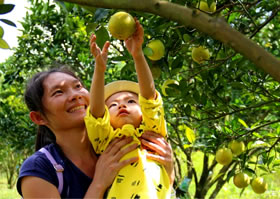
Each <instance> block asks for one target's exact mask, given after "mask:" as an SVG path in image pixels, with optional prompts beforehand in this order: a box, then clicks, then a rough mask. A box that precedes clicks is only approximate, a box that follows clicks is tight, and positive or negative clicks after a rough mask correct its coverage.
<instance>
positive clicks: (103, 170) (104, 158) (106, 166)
mask: <svg viewBox="0 0 280 199" xmlns="http://www.w3.org/2000/svg"><path fill="white" fill-rule="evenodd" d="M132 140H133V139H132V138H131V137H129V138H117V139H115V140H114V141H113V142H112V143H110V144H109V146H108V147H107V149H106V150H105V151H104V153H102V155H101V156H100V157H99V159H98V161H97V163H96V167H95V172H94V177H93V181H92V183H91V185H90V187H89V189H88V191H87V193H86V195H85V197H84V198H103V195H104V193H105V191H106V189H107V188H108V187H109V186H110V185H111V184H112V183H113V180H114V179H115V177H116V175H117V173H118V172H119V170H120V169H121V168H123V167H124V166H126V165H128V164H131V163H133V162H135V161H137V160H138V157H134V158H130V159H127V160H123V161H121V162H120V159H121V158H122V157H123V156H124V155H126V154H127V153H129V152H131V151H133V150H135V149H136V148H137V146H138V145H137V144H132V145H130V146H128V147H125V148H124V149H122V148H123V147H124V146H125V145H127V144H129V143H130V142H131V141H132Z"/></svg>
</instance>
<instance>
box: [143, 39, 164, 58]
mask: <svg viewBox="0 0 280 199" xmlns="http://www.w3.org/2000/svg"><path fill="white" fill-rule="evenodd" d="M147 47H149V48H150V49H152V51H153V54H152V55H150V56H148V58H149V59H150V60H153V61H157V60H160V59H161V58H162V57H163V56H164V53H165V47H164V45H163V43H162V42H161V41H160V40H158V39H157V40H152V41H150V42H149V43H148V44H147Z"/></svg>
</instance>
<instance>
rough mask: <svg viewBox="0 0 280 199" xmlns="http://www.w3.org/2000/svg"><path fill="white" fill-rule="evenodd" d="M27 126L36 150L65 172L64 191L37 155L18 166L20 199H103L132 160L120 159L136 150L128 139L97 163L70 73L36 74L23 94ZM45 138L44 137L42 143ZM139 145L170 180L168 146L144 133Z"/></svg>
mask: <svg viewBox="0 0 280 199" xmlns="http://www.w3.org/2000/svg"><path fill="white" fill-rule="evenodd" d="M25 102H26V104H27V106H28V108H29V109H30V118H31V120H32V121H33V122H34V123H35V124H37V125H38V126H39V130H38V137H37V143H36V150H38V149H39V148H41V147H42V146H44V145H46V143H47V144H48V145H46V146H45V148H46V149H47V150H48V151H49V152H50V153H51V155H52V156H53V157H54V159H55V160H56V162H58V164H61V165H62V166H63V168H64V171H63V181H64V183H63V189H62V192H61V194H60V193H59V191H58V188H57V187H58V185H59V180H58V178H57V174H56V171H55V169H54V168H53V165H52V164H51V162H50V161H49V160H48V158H47V157H46V156H45V154H43V153H41V152H39V151H37V152H35V153H34V154H33V155H32V156H31V157H29V158H28V159H27V160H26V161H25V162H24V163H23V165H22V168H21V171H20V175H19V179H18V182H17V188H18V192H19V193H20V194H21V195H22V196H23V197H24V198H103V197H104V193H105V191H106V189H107V188H108V187H109V186H110V185H111V183H112V182H113V180H114V178H115V177H116V174H117V172H118V171H119V170H120V169H121V168H122V167H124V166H125V165H127V164H130V163H133V162H135V161H137V157H132V158H130V159H128V160H123V161H120V159H121V158H122V157H123V156H124V155H125V154H127V153H129V152H130V151H132V150H134V149H135V148H136V147H137V145H136V144H134V145H130V146H129V147H124V148H123V149H122V147H123V146H125V145H127V144H129V143H130V142H131V141H132V139H131V138H120V139H116V140H114V141H113V142H112V143H111V144H110V145H109V147H108V148H107V149H106V150H105V152H104V153H103V154H102V155H100V156H99V157H98V156H97V155H96V153H95V152H94V150H93V149H92V146H91V144H90V142H89V140H88V137H87V133H86V128H85V124H84V116H85V113H86V108H87V106H88V104H89V93H88V91H87V90H86V89H85V88H84V87H83V85H82V83H81V82H80V80H79V79H78V78H77V77H76V76H75V75H74V74H73V73H72V72H70V71H69V70H67V69H65V68H62V69H51V70H49V71H45V72H41V73H38V74H36V75H35V76H34V77H33V78H32V79H31V80H30V82H29V84H28V86H27V89H26V92H25ZM45 135H48V137H47V139H46V137H45ZM142 144H143V145H144V146H145V147H148V149H149V150H151V151H153V152H156V154H159V155H155V154H154V153H153V154H152V153H151V154H149V155H148V158H151V159H154V160H156V161H159V162H160V163H161V164H162V165H164V167H165V168H166V171H167V173H168V174H169V175H170V178H171V179H173V176H174V174H173V162H172V151H171V147H170V145H169V144H168V143H167V142H166V141H165V140H164V139H163V138H162V137H160V136H159V135H157V134H154V133H151V132H147V133H145V134H144V135H143V136H142Z"/></svg>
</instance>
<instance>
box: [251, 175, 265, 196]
mask: <svg viewBox="0 0 280 199" xmlns="http://www.w3.org/2000/svg"><path fill="white" fill-rule="evenodd" d="M251 187H252V189H253V191H254V192H255V193H258V194H261V193H264V192H265V191H266V190H267V183H266V182H265V181H264V179H263V178H261V177H257V178H255V179H254V180H253V181H252V183H251Z"/></svg>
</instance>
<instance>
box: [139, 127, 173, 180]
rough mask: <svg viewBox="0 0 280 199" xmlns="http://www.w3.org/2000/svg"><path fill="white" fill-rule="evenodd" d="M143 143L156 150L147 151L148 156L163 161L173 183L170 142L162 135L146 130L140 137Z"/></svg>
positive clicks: (149, 148) (146, 146)
mask: <svg viewBox="0 0 280 199" xmlns="http://www.w3.org/2000/svg"><path fill="white" fill-rule="evenodd" d="M140 140H141V143H142V145H144V147H145V148H148V150H150V151H153V152H155V154H154V153H147V158H149V159H151V160H155V161H158V162H159V163H161V164H162V165H163V166H164V168H165V170H166V172H167V174H168V175H169V179H170V183H171V185H172V184H173V182H174V164H173V154H172V153H173V152H172V148H171V146H170V144H169V143H168V142H167V141H166V140H165V139H164V137H162V136H161V135H159V134H157V133H154V132H151V131H146V132H144V133H143V135H142V136H141V138H140Z"/></svg>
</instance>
